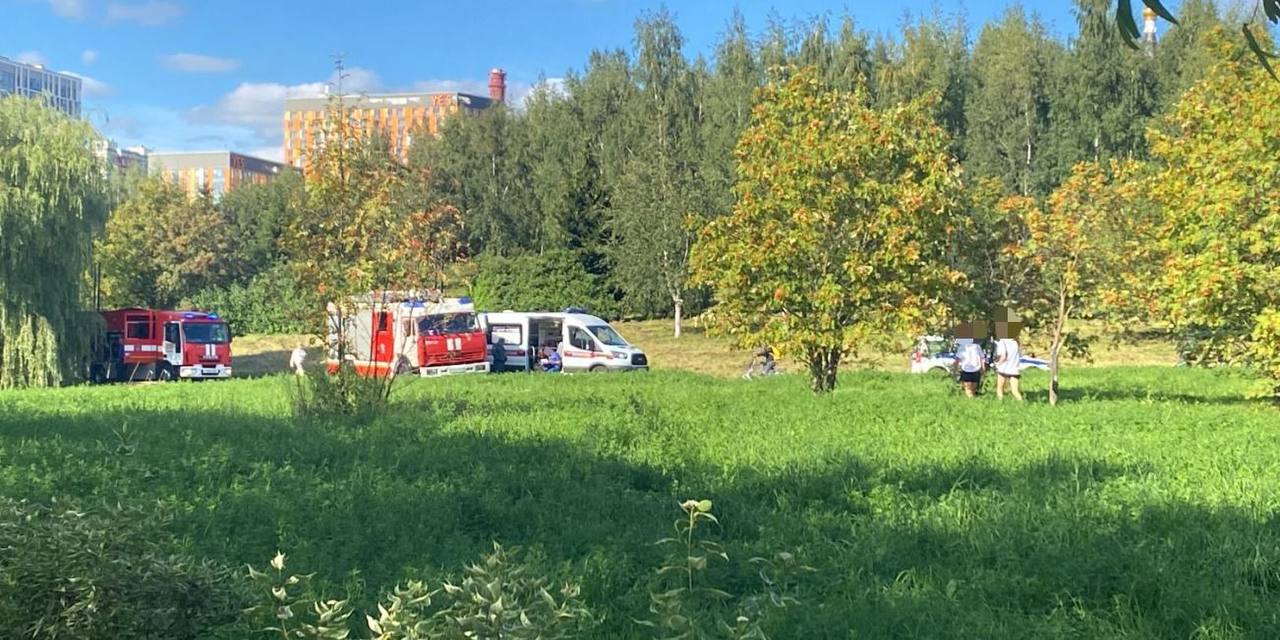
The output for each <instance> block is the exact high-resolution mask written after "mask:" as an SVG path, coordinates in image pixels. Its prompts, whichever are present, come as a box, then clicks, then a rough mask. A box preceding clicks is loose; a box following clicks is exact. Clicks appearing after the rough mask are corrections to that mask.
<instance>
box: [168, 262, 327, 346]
mask: <svg viewBox="0 0 1280 640" xmlns="http://www.w3.org/2000/svg"><path fill="white" fill-rule="evenodd" d="M188 302H189V304H190V306H192V307H194V308H197V309H200V310H202V311H213V312H215V313H217V314H218V315H220V316H222V317H223V318H226V320H227V322H228V323H229V324H230V325H231V331H232V332H234V333H235V334H236V335H244V334H247V333H308V332H312V331H314V330H315V329H316V327H314V326H312V325H311V322H309V321H310V320H314V319H315V318H317V317H318V316H317V310H316V309H314V308H313V307H314V305H313V304H312V302H311V300H310V297H309V296H307V295H306V293H305V292H304V291H303V290H302V288H301V287H299V286H298V283H297V281H296V279H295V278H294V277H293V274H292V273H291V272H290V271H289V268H288V267H287V266H284V265H281V266H277V267H275V268H273V269H271V270H269V271H265V272H263V273H260V274H258V275H257V276H254V278H253V279H252V280H250V281H249V282H248V284H243V285H240V284H236V285H232V286H230V287H226V288H220V289H210V290H206V291H202V292H200V293H199V294H197V295H195V296H194V297H193V298H192V299H191V300H190V301H188Z"/></svg>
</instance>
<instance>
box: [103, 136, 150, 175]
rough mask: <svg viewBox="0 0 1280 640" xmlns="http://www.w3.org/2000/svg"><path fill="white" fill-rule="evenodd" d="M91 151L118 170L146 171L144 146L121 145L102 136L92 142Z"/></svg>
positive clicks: (146, 151) (146, 153)
mask: <svg viewBox="0 0 1280 640" xmlns="http://www.w3.org/2000/svg"><path fill="white" fill-rule="evenodd" d="M93 153H94V155H96V156H98V158H99V159H101V160H102V161H104V162H106V163H107V164H108V165H109V166H110V167H112V168H114V169H118V170H120V171H142V172H144V173H145V172H146V171H147V155H148V154H149V153H150V150H149V149H147V148H146V147H121V146H119V145H117V144H116V141H115V140H109V139H106V138H102V139H100V140H96V141H94V143H93Z"/></svg>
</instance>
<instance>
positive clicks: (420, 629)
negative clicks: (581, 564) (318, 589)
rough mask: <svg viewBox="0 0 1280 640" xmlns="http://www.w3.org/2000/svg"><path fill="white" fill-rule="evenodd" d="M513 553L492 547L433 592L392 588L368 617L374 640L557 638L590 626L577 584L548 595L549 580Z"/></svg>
mask: <svg viewBox="0 0 1280 640" xmlns="http://www.w3.org/2000/svg"><path fill="white" fill-rule="evenodd" d="M514 553H515V552H514V551H510V552H509V551H507V550H506V549H503V547H502V546H501V545H499V544H497V543H494V545H493V552H492V553H490V554H488V555H486V556H485V557H484V558H483V559H481V560H480V562H477V563H475V564H471V565H467V567H466V568H465V569H464V570H463V578H462V580H461V582H459V583H457V584H454V583H452V582H445V583H444V585H443V586H442V587H441V588H440V589H436V590H428V589H427V587H426V586H425V585H424V584H423V583H421V582H410V583H409V584H408V585H407V586H406V587H404V588H399V587H397V588H396V590H395V591H394V592H393V593H392V595H391V596H390V597H389V599H388V603H387V604H386V605H379V606H378V617H377V618H374V617H372V616H369V618H368V620H367V622H368V625H369V630H370V631H372V632H373V637H374V638H375V640H417V639H427V638H431V639H435V638H440V639H445V638H477V639H480V638H484V639H491V640H499V639H506V638H510V639H512V640H534V639H539V640H562V639H565V638H573V637H576V636H577V634H578V633H580V632H582V631H583V630H584V628H586V627H588V626H589V625H590V624H591V620H592V618H591V613H590V612H589V611H588V610H587V608H586V607H585V606H584V605H583V604H582V601H581V600H580V598H579V596H580V592H581V590H580V589H579V587H578V586H577V585H575V584H565V585H562V586H561V587H560V588H559V589H558V590H556V591H557V593H555V594H553V587H552V585H551V584H550V581H549V580H548V579H547V578H545V577H542V576H535V575H532V574H531V572H530V571H529V567H528V566H527V565H525V564H522V563H519V562H516V561H515V559H514ZM436 598H438V604H436V600H435V599H436ZM433 604H434V605H435V606H434V607H433Z"/></svg>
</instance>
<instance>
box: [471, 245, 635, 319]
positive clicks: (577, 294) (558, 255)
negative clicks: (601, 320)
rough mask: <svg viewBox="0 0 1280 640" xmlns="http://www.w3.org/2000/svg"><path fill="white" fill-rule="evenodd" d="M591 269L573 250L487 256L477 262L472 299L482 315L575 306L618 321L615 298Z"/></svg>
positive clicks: (550, 309)
mask: <svg viewBox="0 0 1280 640" xmlns="http://www.w3.org/2000/svg"><path fill="white" fill-rule="evenodd" d="M587 264H589V260H586V259H584V258H583V257H581V256H579V255H577V254H575V253H573V252H571V251H548V252H546V253H542V254H526V255H520V256H515V257H497V256H484V257H482V258H480V259H479V260H478V261H477V273H476V277H475V281H474V282H473V284H472V287H471V297H472V298H473V299H474V300H475V303H476V308H477V309H480V310H483V311H502V310H506V309H511V310H514V311H561V310H563V309H564V308H565V307H570V306H573V307H583V308H585V309H587V310H589V311H590V312H591V313H594V314H596V315H598V316H602V317H605V318H612V317H617V316H618V314H619V312H620V305H619V302H618V299H617V297H616V296H615V295H614V293H613V292H612V291H610V290H609V287H608V286H607V285H606V283H605V280H604V278H603V277H602V276H601V275H600V274H598V273H593V272H592V271H591V270H589V269H588V268H587Z"/></svg>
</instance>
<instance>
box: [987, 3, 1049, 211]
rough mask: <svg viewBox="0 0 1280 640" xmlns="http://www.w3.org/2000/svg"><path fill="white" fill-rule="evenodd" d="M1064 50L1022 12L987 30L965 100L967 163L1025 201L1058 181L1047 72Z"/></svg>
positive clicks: (1013, 11) (1007, 14) (1012, 13)
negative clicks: (1052, 148) (1051, 149)
mask: <svg viewBox="0 0 1280 640" xmlns="http://www.w3.org/2000/svg"><path fill="white" fill-rule="evenodd" d="M1061 53H1062V46H1061V45H1060V44H1058V43H1057V42H1054V41H1053V40H1052V39H1050V38H1049V36H1048V35H1047V34H1046V33H1045V29H1044V26H1043V25H1042V24H1041V23H1040V21H1039V20H1038V19H1036V18H1028V17H1027V15H1026V14H1025V13H1023V11H1022V9H1021V8H1018V7H1014V8H1012V9H1009V10H1008V11H1007V12H1005V14H1004V17H1002V18H1001V19H1000V20H998V21H996V22H994V23H990V24H987V25H985V26H984V27H983V28H982V33H981V35H979V37H978V43H977V45H976V46H975V47H974V52H973V91H972V93H971V94H970V96H969V97H968V98H967V99H966V100H965V121H966V139H965V159H966V162H967V166H968V168H969V170H970V171H971V172H972V173H974V174H977V175H989V176H995V177H998V178H1000V180H1001V181H1002V182H1003V183H1004V185H1005V188H1006V189H1008V190H1010V191H1013V192H1016V193H1020V194H1023V195H1044V194H1045V193H1047V192H1048V190H1049V189H1050V188H1051V187H1052V185H1053V183H1054V182H1055V181H1056V180H1057V179H1058V177H1059V176H1057V175H1055V174H1054V172H1053V169H1054V166H1053V163H1052V160H1053V158H1052V155H1051V154H1049V153H1048V152H1047V151H1048V148H1049V127H1050V113H1049V108H1050V98H1049V72H1050V70H1051V69H1053V68H1054V65H1055V64H1057V59H1058V57H1059V56H1060V55H1061Z"/></svg>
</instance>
